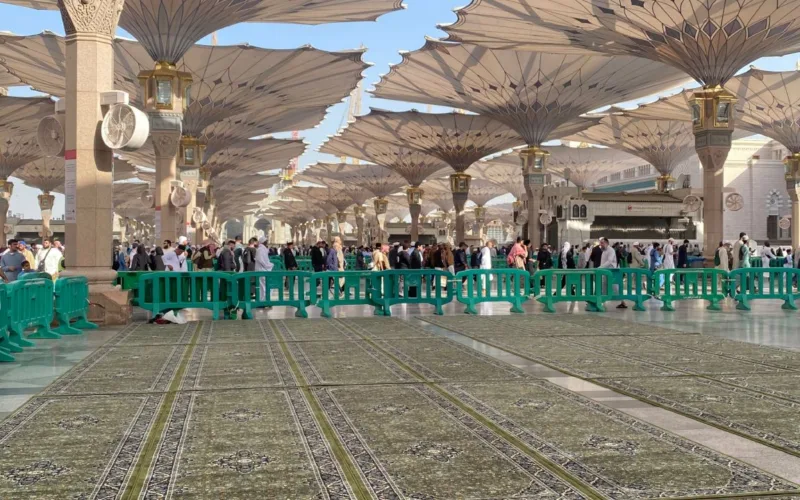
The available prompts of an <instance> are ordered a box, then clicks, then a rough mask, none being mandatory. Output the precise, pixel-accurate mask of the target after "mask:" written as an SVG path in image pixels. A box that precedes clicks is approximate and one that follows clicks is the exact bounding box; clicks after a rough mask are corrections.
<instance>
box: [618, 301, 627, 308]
mask: <svg viewBox="0 0 800 500" xmlns="http://www.w3.org/2000/svg"><path fill="white" fill-rule="evenodd" d="M627 308H628V306H626V305H625V303H624V302H623V303H622V304H620V305H618V306H617V309H627Z"/></svg>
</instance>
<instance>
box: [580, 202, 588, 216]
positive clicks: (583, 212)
mask: <svg viewBox="0 0 800 500" xmlns="http://www.w3.org/2000/svg"><path fill="white" fill-rule="evenodd" d="M587 217H589V208H588V207H587V206H586V205H581V219H585V218H587Z"/></svg>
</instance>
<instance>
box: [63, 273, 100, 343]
mask: <svg viewBox="0 0 800 500" xmlns="http://www.w3.org/2000/svg"><path fill="white" fill-rule="evenodd" d="M53 309H54V311H55V315H56V319H57V320H58V328H56V329H55V332H56V333H59V334H61V335H79V334H81V333H83V332H82V330H94V329H96V328H97V325H95V324H94V323H91V322H90V321H89V320H88V318H87V317H86V314H87V312H88V311H89V280H88V279H87V278H85V277H84V276H74V277H69V278H60V279H58V280H56V284H55V301H54V306H53ZM72 320H76V321H75V322H74V323H71V324H70V322H71V321H72Z"/></svg>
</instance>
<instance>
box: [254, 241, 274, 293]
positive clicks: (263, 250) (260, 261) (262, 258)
mask: <svg viewBox="0 0 800 500" xmlns="http://www.w3.org/2000/svg"><path fill="white" fill-rule="evenodd" d="M266 242H267V239H266V238H264V237H263V236H262V237H261V238H259V240H258V248H256V272H257V273H258V272H269V271H272V269H273V267H275V265H274V264H273V263H272V262H270V260H269V248H267V244H266ZM258 287H259V290H260V294H259V296H258V300H260V301H264V300H267V299H268V298H269V297H267V279H266V278H260V279H259V285H258Z"/></svg>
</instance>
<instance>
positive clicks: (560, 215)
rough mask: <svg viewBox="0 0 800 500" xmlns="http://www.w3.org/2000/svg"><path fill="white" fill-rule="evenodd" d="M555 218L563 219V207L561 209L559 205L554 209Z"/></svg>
mask: <svg viewBox="0 0 800 500" xmlns="http://www.w3.org/2000/svg"><path fill="white" fill-rule="evenodd" d="M556 218H557V219H563V218H564V207H562V206H561V205H558V206H557V207H556Z"/></svg>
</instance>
